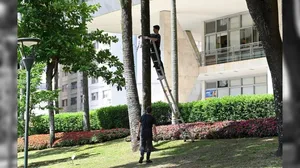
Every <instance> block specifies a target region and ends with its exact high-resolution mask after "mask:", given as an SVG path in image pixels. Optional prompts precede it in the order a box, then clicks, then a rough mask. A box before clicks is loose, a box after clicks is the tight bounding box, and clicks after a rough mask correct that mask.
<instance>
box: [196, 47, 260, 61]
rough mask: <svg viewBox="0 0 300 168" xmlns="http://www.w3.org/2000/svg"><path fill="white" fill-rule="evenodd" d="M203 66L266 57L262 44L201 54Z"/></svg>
mask: <svg viewBox="0 0 300 168" xmlns="http://www.w3.org/2000/svg"><path fill="white" fill-rule="evenodd" d="M201 57H202V61H201V66H208V65H215V64H223V63H228V62H235V61H243V60H249V59H255V58H261V57H265V53H264V49H263V47H262V44H261V42H256V43H249V44H244V45H240V46H232V47H226V48H220V49H216V50H208V51H203V52H201Z"/></svg>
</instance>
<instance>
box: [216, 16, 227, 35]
mask: <svg viewBox="0 0 300 168" xmlns="http://www.w3.org/2000/svg"><path fill="white" fill-rule="evenodd" d="M226 30H227V19H221V20H217V32H221V31H226Z"/></svg>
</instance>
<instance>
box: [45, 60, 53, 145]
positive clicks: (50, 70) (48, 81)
mask: <svg viewBox="0 0 300 168" xmlns="http://www.w3.org/2000/svg"><path fill="white" fill-rule="evenodd" d="M54 67H55V62H54V61H52V62H48V63H47V71H46V87H47V90H48V91H52V79H53V70H54ZM48 106H49V107H53V101H51V100H49V101H48ZM48 112H49V134H50V147H52V145H53V143H54V140H55V125H54V110H53V108H50V109H48Z"/></svg>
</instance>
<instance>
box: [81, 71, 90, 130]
mask: <svg viewBox="0 0 300 168" xmlns="http://www.w3.org/2000/svg"><path fill="white" fill-rule="evenodd" d="M82 94H83V98H84V99H83V104H84V105H83V107H84V113H83V130H84V131H89V130H90V109H89V86H88V75H87V73H86V72H83V73H82Z"/></svg>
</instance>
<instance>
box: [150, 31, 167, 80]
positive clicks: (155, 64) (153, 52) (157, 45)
mask: <svg viewBox="0 0 300 168" xmlns="http://www.w3.org/2000/svg"><path fill="white" fill-rule="evenodd" d="M150 37H152V38H156V39H157V40H156V41H155V45H156V48H157V52H158V57H159V61H160V64H161V66H162V68H163V71H165V70H164V65H163V63H162V61H161V56H160V55H161V52H160V39H161V38H160V34H150ZM150 49H151V58H152V61H153V63H154V67H155V68H156V69H158V68H159V64H158V62H154V61H156V60H157V57H156V54H155V50H154V46H153V44H152V43H151V48H150ZM159 73H160V75H162V72H159Z"/></svg>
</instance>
